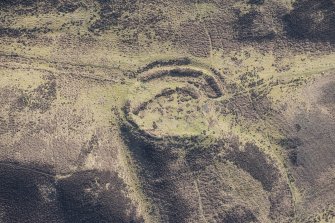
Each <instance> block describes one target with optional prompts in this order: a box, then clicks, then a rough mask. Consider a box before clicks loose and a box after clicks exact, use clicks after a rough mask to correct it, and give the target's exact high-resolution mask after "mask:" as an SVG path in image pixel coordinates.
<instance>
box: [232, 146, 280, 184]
mask: <svg viewBox="0 0 335 223" xmlns="http://www.w3.org/2000/svg"><path fill="white" fill-rule="evenodd" d="M226 159H228V160H229V161H231V162H233V163H234V164H235V165H237V166H238V167H239V168H241V169H243V170H244V171H246V172H248V173H249V174H250V175H251V176H252V177H253V178H255V179H256V180H258V181H260V182H261V184H262V186H263V188H264V189H265V190H267V191H271V190H272V187H273V185H274V184H275V183H276V181H277V180H278V175H279V173H278V170H277V169H276V167H275V166H274V165H273V164H271V163H270V161H269V160H268V159H267V157H266V155H265V154H264V153H263V152H261V150H260V149H259V148H258V147H257V146H256V145H254V144H250V143H248V144H246V145H245V151H238V150H234V151H231V152H229V153H228V154H227V155H226Z"/></svg>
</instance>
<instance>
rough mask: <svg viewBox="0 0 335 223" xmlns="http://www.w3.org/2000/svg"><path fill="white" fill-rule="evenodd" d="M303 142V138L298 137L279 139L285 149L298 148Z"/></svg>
mask: <svg viewBox="0 0 335 223" xmlns="http://www.w3.org/2000/svg"><path fill="white" fill-rule="evenodd" d="M302 144H303V142H302V140H301V139H300V138H297V137H293V138H285V139H281V140H279V145H280V146H282V147H283V148H285V149H296V148H298V147H299V146H301V145H302Z"/></svg>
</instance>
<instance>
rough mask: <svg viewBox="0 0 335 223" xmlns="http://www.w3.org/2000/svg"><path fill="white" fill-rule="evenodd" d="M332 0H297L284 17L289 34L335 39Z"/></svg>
mask: <svg viewBox="0 0 335 223" xmlns="http://www.w3.org/2000/svg"><path fill="white" fill-rule="evenodd" d="M334 10H335V3H334V1H333V0H299V1H297V2H296V3H295V4H294V9H293V10H292V11H291V13H290V14H289V15H287V16H285V17H284V22H285V24H286V27H285V29H286V31H287V33H288V35H289V36H291V37H293V38H298V39H299V38H300V39H311V40H313V39H314V40H322V41H332V42H333V41H334V40H335V29H334V24H335V14H334Z"/></svg>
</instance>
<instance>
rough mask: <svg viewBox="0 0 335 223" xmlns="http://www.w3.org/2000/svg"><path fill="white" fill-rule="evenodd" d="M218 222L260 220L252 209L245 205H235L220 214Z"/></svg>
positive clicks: (233, 222)
mask: <svg viewBox="0 0 335 223" xmlns="http://www.w3.org/2000/svg"><path fill="white" fill-rule="evenodd" d="M218 222H224V223H251V222H259V221H258V220H257V218H256V216H255V215H254V214H253V213H252V211H251V210H249V209H247V208H245V207H243V206H235V207H233V208H231V209H230V210H228V211H226V212H225V213H223V214H220V215H219V216H218Z"/></svg>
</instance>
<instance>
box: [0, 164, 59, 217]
mask: <svg viewBox="0 0 335 223" xmlns="http://www.w3.org/2000/svg"><path fill="white" fill-rule="evenodd" d="M46 169H47V167H42V166H38V165H34V164H32V165H25V166H19V165H18V164H15V163H1V164H0V210H1V211H2V213H1V214H2V218H1V220H2V221H1V222H4V223H10V222H25V223H35V222H63V217H62V214H61V210H60V209H59V206H58V202H57V199H56V198H57V192H56V188H55V181H54V177H53V175H50V174H49V173H47V172H49V171H46ZM43 171H46V172H43Z"/></svg>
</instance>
